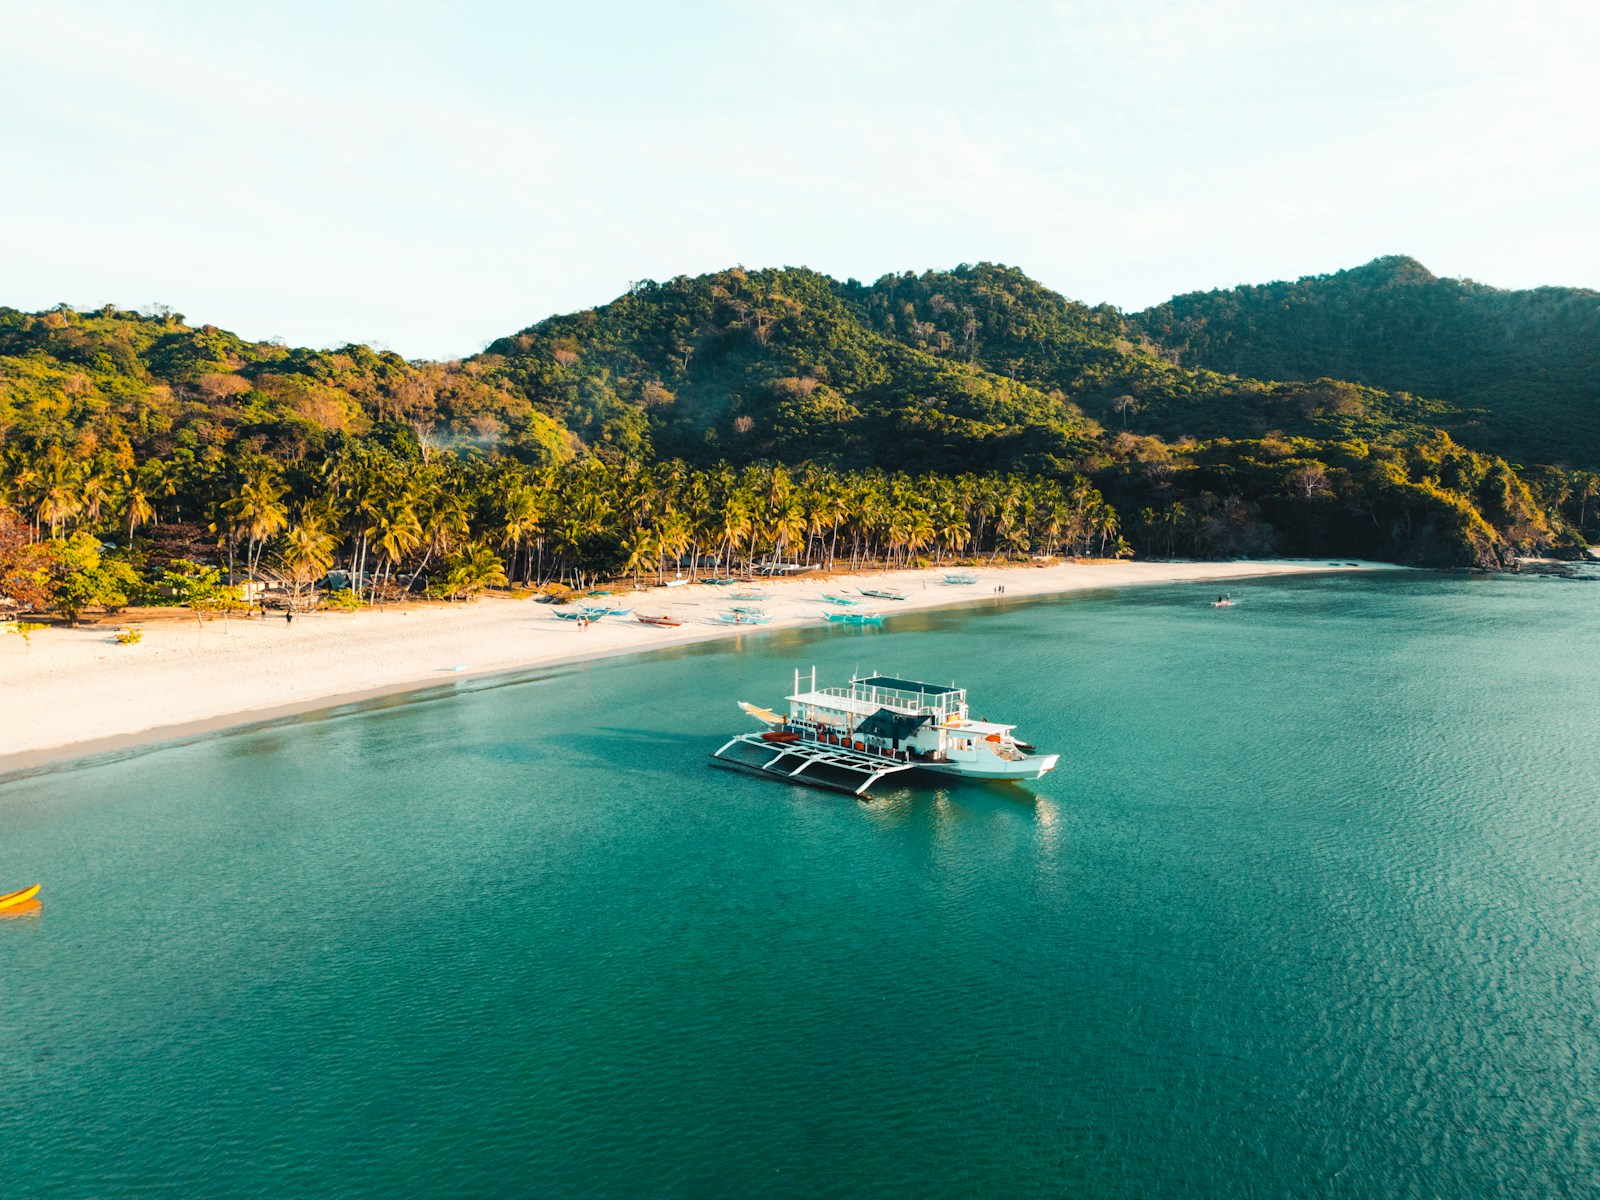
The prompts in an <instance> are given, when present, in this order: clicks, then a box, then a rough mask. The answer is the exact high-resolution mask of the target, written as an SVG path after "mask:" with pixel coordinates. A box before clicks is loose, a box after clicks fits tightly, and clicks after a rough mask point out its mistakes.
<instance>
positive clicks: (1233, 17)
mask: <svg viewBox="0 0 1600 1200" xmlns="http://www.w3.org/2000/svg"><path fill="white" fill-rule="evenodd" d="M0 31H3V32H0V113H4V116H3V117H0V163H3V164H4V166H3V168H0V170H3V174H0V231H3V240H0V304H3V305H9V306H11V307H14V308H22V309H39V308H45V307H49V306H50V305H53V304H56V303H58V302H61V301H65V302H67V303H70V304H73V305H75V306H78V307H95V306H98V305H101V304H104V303H114V304H116V305H118V306H121V307H140V306H144V305H147V304H150V303H152V302H161V303H165V304H168V305H170V306H171V307H173V308H176V309H177V310H179V311H180V312H183V313H185V314H186V315H187V316H188V318H189V319H190V321H191V322H194V323H200V322H210V323H213V324H217V325H221V326H224V327H226V328H230V329H233V330H235V331H237V332H239V333H240V334H243V335H244V336H246V337H250V338H267V337H280V338H283V339H285V340H286V341H288V342H290V343H292V344H297V345H312V346H328V345H337V344H340V343H343V342H346V341H352V340H358V341H368V342H372V343H375V344H380V345H383V346H387V347H389V348H391V349H394V350H397V351H399V352H400V353H401V354H404V355H405V356H407V357H411V358H420V357H454V356H459V355H464V354H470V353H473V352H474V351H476V350H478V349H480V348H481V347H482V346H483V345H484V344H485V343H486V342H488V341H489V340H491V339H492V338H495V337H498V336H500V335H502V334H506V333H510V332H513V331H515V330H517V329H520V328H523V327H524V326H527V325H529V324H532V323H533V322H534V321H537V320H539V319H541V318H543V317H545V316H548V315H549V314H551V313H553V312H564V311H570V310H573V309H580V308H585V307H589V306H591V305H596V304H600V303H603V302H605V301H606V300H609V299H611V298H612V297H614V296H615V295H617V294H618V293H620V292H622V291H623V290H625V289H626V288H627V287H628V285H629V283H630V282H632V281H634V280H637V279H643V278H653V279H666V278H669V277H671V276H673V275H677V274H698V273H700V272H704V271H710V270H715V269H718V268H721V267H725V266H730V265H732V264H735V263H740V264H743V265H745V266H748V267H756V266H782V265H794V266H801V265H804V266H810V267H814V268H816V269H818V270H822V271H826V272H828V273H830V274H833V275H836V276H839V277H841V278H842V277H846V276H855V277H856V278H859V279H862V280H871V279H875V278H877V277H878V276H879V275H882V274H884V273H886V272H889V271H902V270H915V271H922V270H926V269H929V268H943V267H950V266H953V265H955V264H957V263H961V262H977V261H981V260H989V261H996V262H1006V263H1011V264H1013V265H1015V266H1018V267H1021V268H1022V269H1024V270H1025V271H1027V272H1028V273H1029V274H1031V275H1032V276H1034V277H1035V278H1036V279H1039V280H1040V281H1042V282H1043V283H1045V284H1047V285H1048V286H1050V287H1052V288H1055V289H1056V290H1058V291H1060V292H1062V293H1064V294H1066V295H1068V296H1070V297H1073V298H1074V299H1078V300H1083V301H1086V302H1089V303H1099V302H1102V301H1104V302H1109V303H1112V304H1117V305H1120V306H1122V307H1123V308H1126V309H1137V308H1142V307H1144V306H1146V305H1148V304H1152V303H1156V302H1158V301H1160V300H1164V299H1166V298H1167V297H1168V296H1170V295H1172V294H1174V293H1177V292H1183V291H1190V290H1195V289H1207V288H1212V287H1226V286H1231V285H1233V284H1237V283H1247V282H1248V283H1257V282H1265V281H1267V280H1271V279H1281V278H1294V277H1297V276H1300V275H1306V274H1315V273H1320V272H1325V271H1333V270H1338V269H1339V268H1341V267H1347V266H1355V265H1357V264H1359V263H1362V262H1366V261H1367V260H1369V259H1372V258H1374V257H1376V256H1378V255H1380V254H1410V255H1413V256H1414V257H1416V258H1419V259H1421V260H1422V261H1423V262H1424V263H1425V264H1427V266H1428V267H1429V268H1431V269H1432V270H1433V271H1434V272H1435V273H1437V274H1440V275H1456V276H1470V277H1472V278H1474V279H1478V280H1481V281H1483V282H1486V283H1493V284H1496V285H1498V286H1502V287H1531V286H1536V285H1539V284H1545V283H1550V284H1570V285H1580V286H1600V233H1597V214H1600V68H1597V67H1596V64H1597V63H1600V5H1597V4H1593V3H1584V4H1576V3H1574V4H1567V3H1562V2H1558V0H1551V2H1548V3H1529V4H1523V5H1518V4H1513V3H1475V2H1472V0H1453V2H1450V3H1433V2H1429V3H1416V2H1413V3H1407V2H1394V0H1384V2H1380V3H1343V4H1341V3H1335V2H1333V0H1328V2H1325V3H1319V4H1311V3H1284V2H1282V0H1275V2H1271V3H1246V2H1243V0H1221V2H1210V0H1182V2H1177V3H1165V2H1150V3H1144V2H1140V0H1109V2H1108V0H1093V2H1091V3H1075V2H1073V3H1045V2H1042V0H1041V2H1037V3H1023V2H1015V3H1012V2H1002V0H984V2H973V3H939V2H937V0H913V2H906V3H871V2H868V0H858V2H857V3H833V2H830V0H792V2H789V3H776V2H768V3H764V2H762V0H730V2H727V3H696V2H694V0H678V2H673V3H669V2H667V0H661V2H659V3H624V2H622V0H616V2H611V3H607V2H605V0H565V2H562V3H548V4H547V3H520V4H487V3H476V4H474V3H466V2H455V3H437V4H420V3H418V4H399V3H394V4H376V3H328V2H327V0H321V2H317V3H307V4H287V3H283V4H278V3H270V2H263V3H252V4H243V3H240V4H234V3H204V4H200V3H195V4H182V3H176V2H174V3H165V4H145V3H137V2H131V0H117V2H115V3H88V2H81V0H51V2H50V3H46V4H41V3H31V2H24V0H0Z"/></svg>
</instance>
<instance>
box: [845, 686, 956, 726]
mask: <svg viewBox="0 0 1600 1200" xmlns="http://www.w3.org/2000/svg"><path fill="white" fill-rule="evenodd" d="M818 691H820V692H821V693H822V694H823V695H824V696H837V697H838V698H839V699H841V700H859V701H865V702H866V703H868V704H872V705H875V706H876V707H878V708H898V709H901V710H903V711H906V712H913V713H927V714H929V715H930V716H932V717H934V718H936V720H938V721H942V720H944V719H946V718H947V717H952V716H957V715H959V714H960V712H961V710H962V709H963V708H964V707H965V706H966V693H964V692H961V691H954V692H946V693H944V694H942V695H938V696H929V695H927V694H926V693H924V692H906V691H901V690H900V689H898V688H880V687H868V686H866V685H865V684H859V683H858V684H852V685H851V686H850V687H830V688H819V689H818Z"/></svg>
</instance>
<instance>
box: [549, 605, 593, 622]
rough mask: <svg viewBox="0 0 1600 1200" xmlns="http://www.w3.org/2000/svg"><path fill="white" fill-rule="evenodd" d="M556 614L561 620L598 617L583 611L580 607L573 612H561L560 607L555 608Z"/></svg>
mask: <svg viewBox="0 0 1600 1200" xmlns="http://www.w3.org/2000/svg"><path fill="white" fill-rule="evenodd" d="M556 616H558V617H560V618H561V619H562V620H563V621H595V620H598V619H599V618H598V617H595V616H592V615H590V614H589V613H586V612H584V611H583V610H582V609H581V608H580V609H577V610H575V611H573V612H562V611H561V610H560V609H557V610H556Z"/></svg>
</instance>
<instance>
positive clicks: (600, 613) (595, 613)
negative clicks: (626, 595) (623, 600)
mask: <svg viewBox="0 0 1600 1200" xmlns="http://www.w3.org/2000/svg"><path fill="white" fill-rule="evenodd" d="M581 607H582V608H583V611H584V612H586V613H588V614H589V616H591V617H625V616H627V615H628V614H629V613H631V612H632V611H633V609H631V608H607V607H606V606H605V605H603V604H585V605H582V606H581Z"/></svg>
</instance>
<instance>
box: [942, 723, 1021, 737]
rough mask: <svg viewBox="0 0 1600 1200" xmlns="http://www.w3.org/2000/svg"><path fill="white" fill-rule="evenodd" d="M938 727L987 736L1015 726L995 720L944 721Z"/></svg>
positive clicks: (1006, 730)
mask: <svg viewBox="0 0 1600 1200" xmlns="http://www.w3.org/2000/svg"><path fill="white" fill-rule="evenodd" d="M939 728H940V729H948V730H949V731H950V732H951V733H972V734H977V735H979V736H980V737H987V736H988V735H989V734H991V733H1006V732H1008V731H1010V730H1012V729H1015V728H1016V726H1015V725H1001V724H999V723H998V722H996V721H946V722H944V723H943V724H942V725H940V726H939Z"/></svg>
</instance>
